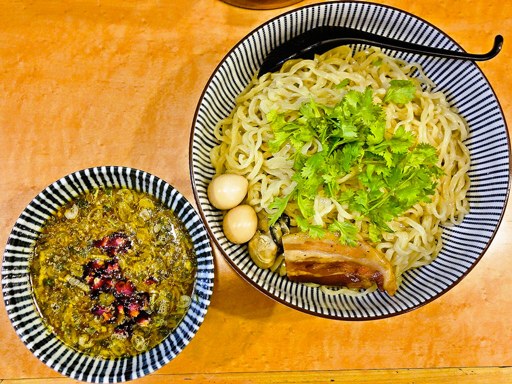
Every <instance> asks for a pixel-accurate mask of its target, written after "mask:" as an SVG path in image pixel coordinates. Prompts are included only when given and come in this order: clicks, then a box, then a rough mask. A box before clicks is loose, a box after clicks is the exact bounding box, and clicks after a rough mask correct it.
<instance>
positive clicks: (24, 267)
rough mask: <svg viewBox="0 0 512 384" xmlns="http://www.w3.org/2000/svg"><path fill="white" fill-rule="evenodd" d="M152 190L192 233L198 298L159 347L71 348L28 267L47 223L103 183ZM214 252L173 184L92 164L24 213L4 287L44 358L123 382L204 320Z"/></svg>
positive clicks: (75, 372) (164, 358)
mask: <svg viewBox="0 0 512 384" xmlns="http://www.w3.org/2000/svg"><path fill="white" fill-rule="evenodd" d="M102 186H104V187H125V188H130V189H136V190H138V191H143V192H146V193H148V194H150V195H152V196H154V197H156V198H157V199H158V200H160V201H161V202H162V203H164V204H165V205H166V206H168V207H170V208H171V209H172V210H173V211H174V213H175V214H176V215H177V216H178V218H179V219H180V220H181V221H182V222H183V223H184V225H185V227H186V229H187V231H188V232H189V234H190V236H191V237H192V241H193V243H194V249H195V253H196V256H197V275H196V280H195V283H194V288H193V293H192V295H191V297H192V302H191V305H190V308H189V310H188V311H187V313H186V315H185V317H184V318H183V319H182V321H181V322H180V323H179V325H178V326H177V328H176V329H175V330H174V331H173V332H172V333H171V334H170V335H169V336H168V337H167V338H166V339H165V340H164V341H163V342H162V343H160V344H159V345H157V346H156V347H154V348H152V349H150V350H148V351H147V352H144V353H141V354H139V355H137V356H134V357H125V358H120V359H115V360H114V359H110V360H107V359H102V358H95V357H92V356H89V355H85V354H83V353H80V352H77V351H75V350H74V349H71V348H69V347H67V346H66V345H65V344H63V343H62V342H61V341H60V340H59V339H57V338H56V337H55V336H54V335H53V334H52V333H51V332H50V331H49V330H48V329H47V327H46V326H45V325H44V324H43V321H42V319H41V317H40V315H39V312H38V310H37V308H36V306H35V303H34V300H33V296H32V289H31V283H30V276H29V272H28V266H29V262H30V257H31V252H32V249H33V246H34V243H35V241H36V239H37V237H38V234H39V232H40V229H41V227H42V226H43V224H44V223H45V221H46V220H47V218H48V217H49V216H50V215H52V214H53V213H54V212H55V211H56V210H57V209H58V208H59V207H60V206H62V205H64V204H65V203H66V202H68V201H69V200H71V199H73V198H74V197H76V196H78V195H80V194H83V193H85V192H86V191H89V190H92V189H94V188H97V187H102ZM213 268H214V266H213V256H212V252H211V246H210V241H209V237H208V233H207V231H206V228H205V227H204V225H203V222H202V220H201V218H200V216H199V215H198V214H197V213H196V211H195V210H194V208H193V207H192V205H191V204H190V203H189V202H188V201H187V200H186V199H185V198H184V197H183V196H182V195H181V194H180V193H179V192H178V191H177V190H176V189H175V188H173V187H172V186H171V185H169V184H168V183H166V182H165V181H163V180H161V179H159V178H158V177H156V176H153V175H151V174H149V173H147V172H143V171H140V170H136V169H132V168H126V167H114V166H112V167H97V168H89V169H85V170H82V171H78V172H75V173H73V174H70V175H68V176H66V177H64V178H62V179H60V180H58V181H56V182H55V183H53V184H51V185H50V186H48V187H47V188H45V189H44V190H43V191H42V192H41V193H40V194H39V195H37V196H36V197H35V198H34V199H33V200H32V201H31V202H30V204H29V205H28V206H27V207H26V208H25V210H24V211H23V212H22V213H21V215H20V217H19V218H18V220H17V221H16V223H15V225H14V227H13V229H12V232H11V235H10V236H9V239H8V242H7V245H6V249H5V253H4V259H3V266H2V290H3V295H4V300H5V305H6V308H7V312H8V315H9V318H10V320H11V322H12V324H13V326H14V328H15V330H16V333H17V334H18V336H19V337H20V338H21V339H22V341H23V342H24V343H25V345H26V346H27V347H28V348H29V349H30V350H31V351H32V352H33V353H34V355H36V356H37V357H38V358H39V359H40V360H41V361H43V362H44V363H45V364H47V365H48V366H50V367H51V368H53V369H55V370H56V371H58V372H60V373H61V374H63V375H66V376H69V377H71V378H74V379H77V380H82V381H89V382H122V381H127V380H131V379H135V378H139V377H142V376H144V375H146V374H148V373H150V372H153V371H155V370H156V369H159V368H160V367H162V366H163V365H164V364H166V363H168V362H169V361H171V360H172V359H173V358H174V357H176V356H177V355H178V354H179V353H180V352H181V351H182V350H183V348H185V346H186V345H187V344H188V343H189V341H190V340H191V339H192V337H193V336H194V335H195V333H196V332H197V330H198V328H199V326H200V325H201V324H202V322H203V320H204V316H205V315H206V312H207V309H208V305H209V303H210V297H211V294H212V289H213V273H214V269H213Z"/></svg>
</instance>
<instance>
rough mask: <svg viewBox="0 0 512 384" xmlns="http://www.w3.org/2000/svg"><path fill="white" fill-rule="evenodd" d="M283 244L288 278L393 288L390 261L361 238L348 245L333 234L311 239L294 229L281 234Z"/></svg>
mask: <svg viewBox="0 0 512 384" xmlns="http://www.w3.org/2000/svg"><path fill="white" fill-rule="evenodd" d="M283 248H284V258H285V262H286V273H287V275H288V278H289V279H290V280H293V281H298V282H303V283H317V284H322V285H331V286H342V287H348V288H356V289H360V288H369V287H371V286H373V285H374V284H376V285H377V287H378V288H379V289H380V290H381V291H386V292H387V293H388V294H389V295H393V294H394V293H395V292H396V289H397V283H396V277H395V273H394V272H393V267H392V266H391V264H390V262H389V261H388V260H387V259H386V257H385V256H384V254H383V253H382V252H380V251H379V250H377V249H375V248H373V247H372V246H370V245H369V244H367V243H365V242H363V241H360V242H358V244H357V245H356V246H354V247H351V246H348V245H343V244H341V243H340V241H339V238H338V237H337V236H335V235H326V236H324V237H323V238H321V239H315V238H312V237H310V236H309V235H308V234H306V233H303V232H298V233H292V234H289V235H286V236H283Z"/></svg>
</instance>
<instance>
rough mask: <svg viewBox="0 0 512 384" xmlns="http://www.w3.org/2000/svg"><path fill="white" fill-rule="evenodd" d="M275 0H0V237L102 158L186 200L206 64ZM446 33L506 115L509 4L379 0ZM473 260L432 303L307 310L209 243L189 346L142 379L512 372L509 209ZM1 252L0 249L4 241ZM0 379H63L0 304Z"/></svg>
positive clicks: (510, 94)
mask: <svg viewBox="0 0 512 384" xmlns="http://www.w3.org/2000/svg"><path fill="white" fill-rule="evenodd" d="M313 2H314V1H303V2H302V3H299V4H296V5H294V6H291V7H287V8H282V9H278V10H267V11H255V10H245V9H239V8H235V7H233V6H230V5H227V4H225V3H222V2H220V1H218V0H168V1H155V2H150V1H145V0H142V1H141V0H139V1H136V0H122V1H119V0H112V1H109V2H101V1H96V0H95V1H92V0H81V1H59V0H56V1H44V0H40V1H36V2H28V1H3V2H1V3H0V148H1V150H0V163H1V167H0V169H1V170H0V183H1V184H0V185H1V197H0V244H2V246H3V245H4V244H5V243H6V241H7V237H8V234H9V231H10V229H11V227H12V225H13V224H14V222H15V220H16V219H17V217H18V215H19V214H20V212H21V211H22V210H23V208H24V207H25V206H26V205H27V204H28V203H29V201H30V200H31V199H32V198H33V197H35V195H36V194H37V193H38V192H39V191H40V190H41V189H43V188H44V187H46V186H47V185H48V184H50V183H52V182H53V181H55V180H57V179H59V178H60V177H62V176H64V175H66V174H68V173H71V172H73V171H76V170H78V169H82V168H85V167H91V166H97V165H125V166H131V167H136V168H140V169H144V170H146V171H148V172H151V173H153V174H155V175H157V176H159V177H161V178H163V179H165V180H166V181H168V182H170V183H171V184H173V185H174V186H175V187H176V188H178V190H180V191H181V192H182V193H183V194H184V195H185V196H186V197H187V198H188V199H189V200H190V201H191V202H193V203H194V205H195V202H194V200H193V194H192V189H191V184H190V176H189V171H188V141H189V134H190V130H191V124H192V119H193V116H194V112H195V108H196V104H197V102H198V100H199V97H200V95H201V92H202V90H203V87H204V85H205V84H206V82H207V80H208V79H209V76H210V75H211V73H212V72H213V70H214V69H215V67H216V66H217V64H218V63H219V62H220V60H221V59H222V58H223V57H224V55H225V54H226V53H227V52H228V50H229V49H230V48H231V47H232V46H233V45H234V44H235V43H236V42H237V41H238V40H239V39H241V38H242V37H243V36H245V35H246V34H248V33H249V32H250V31H251V30H252V29H254V28H255V27H257V26H258V25H259V24H261V23H263V22H265V21H266V20H268V19H270V18H272V17H274V16H276V15H278V14H280V13H282V12H285V11H286V10H289V9H292V8H293V7H299V6H302V5H305V4H310V3H313ZM380 3H383V4H386V5H391V6H395V7H398V8H401V9H403V10H406V11H409V12H411V13H413V14H416V15H418V16H420V17H422V18H424V19H426V20H427V21H429V22H431V23H433V24H434V25H436V26H437V27H439V28H440V29H442V30H443V31H445V32H446V33H448V34H450V35H451V36H452V37H453V38H454V39H455V40H456V41H457V42H458V43H459V44H460V45H461V46H463V47H464V48H465V49H466V50H467V51H469V52H483V51H487V50H488V49H489V48H490V46H491V43H492V41H493V37H494V35H495V34H498V33H500V34H502V35H504V37H505V45H504V49H503V51H502V52H501V53H500V55H499V56H498V57H496V58H495V59H493V60H491V61H489V62H484V63H482V64H479V65H480V67H481V69H482V70H483V72H484V73H485V75H486V76H487V78H488V79H489V81H490V83H491V84H492V86H493V88H494V90H495V92H496V94H497V96H498V99H499V100H500V102H501V105H502V107H503V110H504V113H505V117H506V119H507V120H508V121H509V122H512V81H511V80H510V79H511V75H510V63H511V62H512V5H511V4H510V3H509V2H505V1H500V2H498V1H489V0H487V1H484V0H459V1H448V0H423V1H410V0H386V1H380ZM508 208H509V209H508V210H507V212H506V214H505V217H504V219H503V222H502V224H501V227H500V229H499V231H498V233H497V235H496V237H495V239H494V242H493V243H492V245H491V247H490V248H489V250H488V251H487V253H486V254H485V256H484V257H483V259H482V260H481V261H480V262H479V263H478V265H477V266H476V267H475V268H474V269H473V271H472V272H471V273H470V274H469V275H468V276H467V277H466V278H465V279H464V280H463V281H462V282H461V283H459V284H458V285H457V286H456V287H454V288H453V289H451V290H450V291H449V292H448V293H446V294H445V295H443V296H442V297H440V298H439V299H437V300H435V301H434V302H432V303H430V304H427V305H426V306H424V307H422V308H419V309H417V310H414V311H412V312H410V313H406V314H403V315H400V316H396V317H392V318H389V319H384V320H376V321H366V322H349V321H334V320H328V319H323V318H318V317H314V316H311V315H308V314H304V313H301V312H299V311H296V310H293V309H290V308H288V307H286V306H284V305H281V304H278V303H276V302H274V301H273V300H271V299H269V298H267V297H266V296H264V295H263V294H262V293H260V292H259V291H257V290H256V289H254V288H253V287H252V286H250V285H249V284H248V283H246V282H245V281H244V280H242V279H241V278H240V277H239V276H238V275H237V274H236V273H235V272H234V271H233V270H232V269H231V267H230V266H229V265H228V264H227V263H226V261H225V260H224V259H223V258H222V257H221V256H220V254H219V253H218V252H216V258H215V263H216V265H215V266H216V277H215V288H214V294H213V298H212V302H211V306H210V308H209V311H208V314H207V316H206V319H205V322H204V323H203V325H202V326H201V328H200V329H199V332H198V333H197V335H196V336H195V337H194V338H193V340H192V341H191V342H190V344H189V345H188V346H187V347H186V348H185V350H184V351H183V352H182V353H181V354H180V355H179V356H178V357H177V358H175V359H174V360H173V361H171V362H170V363H169V364H167V365H166V366H165V367H163V368H161V369H160V370H158V371H157V372H155V373H153V374H151V375H149V376H147V377H145V378H143V379H139V380H137V381H136V382H140V383H146V384H147V383H159V382H162V381H163V380H164V379H169V380H170V379H174V380H176V381H177V382H179V381H185V380H194V379H195V381H197V382H202V381H209V382H214V383H217V382H218V383H231V382H275V383H279V382H287V383H291V382H301V383H303V382H338V383H384V382H390V383H413V382H414V383H510V382H512V368H511V366H512V326H511V324H512V323H511V318H512V295H511V292H512V274H511V272H510V271H511V270H512V257H510V255H511V249H512V213H511V209H510V206H509V207H508ZM2 250H3V249H2ZM0 307H1V308H0V383H1V384H8V383H9V384H11V383H17V384H29V383H54V382H55V383H71V382H74V381H73V380H70V379H67V378H64V377H62V376H61V375H60V374H58V373H56V372H54V371H53V370H52V369H50V368H48V367H46V366H45V365H44V364H43V363H41V362H40V361H39V360H38V359H37V358H36V357H34V356H33V355H32V354H31V353H30V352H29V350H28V349H27V348H25V346H24V345H23V343H22V342H21V341H20V339H19V338H18V337H17V335H16V334H15V332H14V329H13V328H12V326H11V324H10V322H9V320H8V317H7V314H6V311H5V307H4V303H3V300H2V301H1V302H0Z"/></svg>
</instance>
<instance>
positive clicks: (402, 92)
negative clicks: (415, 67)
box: [384, 80, 416, 104]
mask: <svg viewBox="0 0 512 384" xmlns="http://www.w3.org/2000/svg"><path fill="white" fill-rule="evenodd" d="M415 93H416V87H415V86H414V83H413V82H412V81H410V80H391V81H390V87H389V88H388V90H387V92H386V96H384V101H385V102H388V103H396V104H406V103H408V102H410V101H411V100H412V99H413V98H414V94H415Z"/></svg>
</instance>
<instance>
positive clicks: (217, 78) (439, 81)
mask: <svg viewBox="0 0 512 384" xmlns="http://www.w3.org/2000/svg"><path fill="white" fill-rule="evenodd" d="M317 26H344V27H350V28H353V29H359V30H362V31H366V32H371V33H374V34H380V35H382V36H386V37H391V38H395V39H398V40H404V41H410V42H412V43H417V44H421V45H426V46H432V47H437V48H443V49H450V50H454V51H462V48H461V47H460V46H459V45H458V44H457V43H456V42H455V41H454V40H453V39H452V38H450V37H449V36H448V35H447V34H446V33H444V32H442V31H441V30H440V29H438V28H437V27H435V26H433V25H432V24H430V23H428V22H427V21H425V20H423V19H421V18H419V17H417V16H415V15H412V14H410V13H407V12H404V11H401V10H399V9H397V8H393V7H388V6H384V5H381V4H375V3H371V2H366V1H365V2H360V1H342V2H322V3H319V4H312V5H307V6H304V7H301V8H297V9H294V10H292V11H289V12H286V13H284V14H282V15H280V16H278V17H276V18H273V19H271V20H269V21H268V22H266V23H264V24H263V25H261V26H259V27H257V28H256V29H255V30H253V31H252V32H250V33H249V34H248V35H247V36H246V37H244V38H243V39H242V40H241V41H240V42H239V43H238V44H237V45H236V46H235V47H233V48H232V49H231V50H230V51H229V52H228V53H227V55H226V56H225V57H224V59H223V60H222V61H221V62H220V64H219V65H218V66H217V68H216V69H215V71H214V73H213V74H212V76H211V77H210V79H209V81H208V83H207V84H206V87H205V89H204V91H203V94H202V96H201V98H200V100H199V103H198V106H197V109H196V115H195V118H194V121H193V125H192V133H191V137H190V172H191V178H192V184H193V189H194V194H195V198H196V201H197V205H198V208H199V212H200V214H201V215H202V217H203V219H204V221H205V223H206V225H207V227H208V230H209V231H210V233H211V235H212V238H213V241H214V242H215V244H216V245H217V246H218V248H219V249H220V250H221V251H222V253H223V254H224V257H225V258H226V260H227V261H228V262H229V263H230V264H231V266H232V267H233V268H234V270H235V271H237V272H238V273H239V274H240V275H241V276H242V277H243V278H244V279H246V280H247V281H248V282H250V283H251V284H252V285H254V286H255V287H256V288H257V289H259V290H260V291H261V292H263V293H265V294H266V295H268V296H270V297H271V298H273V299H275V300H277V301H278V302H280V303H283V304H285V305H287V306H290V307H292V308H295V309H297V310H300V311H304V312H307V313H310V314H312V315H316V316H322V317H327V318H331V319H341V320H369V319H378V318H383V317H389V316H395V315H398V314H401V313H404V312H407V311H410V310H412V309H415V308H417V307H419V306H421V305H424V304H426V303H429V302H431V301H432V300H434V299H436V298H438V297H439V296H441V295H442V294H443V293H445V292H447V291H448V290H449V289H451V288H452V287H454V286H455V285H456V284H457V283H458V282H459V281H460V280H461V279H463V278H464V276H466V275H467V274H468V273H469V272H470V271H471V269H472V268H473V267H474V266H475V265H476V263H477V262H478V261H479V260H480V258H481V257H482V256H483V254H484V253H485V251H486V250H487V248H488V247H489V244H490V243H491V241H492V239H493V238H494V235H495V233H496V231H497V229H498V226H499V224H500V222H501V220H502V218H503V213H504V210H505V207H506V203H507V199H508V195H509V188H510V177H509V164H510V143H509V137H508V131H507V127H506V123H505V120H504V117H503V112H502V110H501V107H500V104H499V102H498V100H497V98H496V95H495V94H494V92H493V90H492V87H491V85H490V84H489V82H488V81H487V79H486V78H485V76H484V74H483V73H482V71H481V70H480V69H479V68H478V66H477V65H476V64H475V63H474V62H471V61H460V60H453V59H441V58H436V57H427V56H420V55H417V54H412V53H405V52H399V51H391V50H389V49H388V50H384V52H386V53H387V54H388V55H391V56H394V57H398V58H401V59H404V60H406V61H410V62H417V63H419V64H421V65H422V67H423V69H424V71H425V73H426V75H427V77H429V78H430V79H431V80H433V82H434V83H435V84H436V88H435V90H439V91H442V92H444V93H445V94H446V95H447V98H448V101H449V102H450V104H451V105H452V106H453V107H455V108H456V109H457V110H458V111H459V113H460V114H461V115H462V116H463V117H464V118H465V119H466V121H467V123H468V125H469V132H470V133H469V137H468V138H467V140H466V141H465V144H466V146H467V147H468V149H469V151H470V157H471V168H470V170H469V172H468V174H469V177H470V179H471V188H470V190H469V193H468V195H467V196H468V199H469V204H470V210H471V211H470V213H469V214H467V215H466V216H465V218H464V221H463V222H462V223H461V224H460V225H457V226H454V227H447V228H445V229H444V233H443V242H444V245H443V248H442V250H441V252H440V253H439V256H438V257H437V258H436V259H435V261H434V262H432V263H431V264H429V265H426V266H424V267H421V268H417V269H413V270H410V271H408V272H407V273H406V274H405V275H404V277H403V283H402V284H401V286H400V288H399V290H398V292H397V293H396V294H395V295H394V296H393V297H391V296H389V295H387V294H386V293H382V292H373V293H371V294H368V295H366V296H363V297H348V296H330V295H326V294H325V293H323V292H322V291H321V290H320V289H319V288H315V287H311V286H306V285H304V284H300V283H295V282H292V281H290V280H288V279H287V278H286V277H281V276H279V275H277V274H276V273H273V272H271V271H269V270H261V269H259V268H258V267H256V266H255V264H254V263H252V262H251V260H250V258H249V256H248V252H247V248H246V246H245V245H235V244H232V243H230V242H229V241H228V240H227V239H226V237H225V236H224V233H223V231H222V213H221V212H220V211H218V210H216V209H215V208H214V207H212V205H211V204H210V202H209V201H208V197H207V193H206V191H207V187H208V183H209V182H210V180H211V178H212V177H213V175H214V174H215V170H214V169H213V167H212V166H211V163H210V151H211V149H212V148H213V147H214V146H216V145H217V144H218V142H217V140H216V138H215V136H214V134H213V128H214V127H215V125H216V124H217V122H218V121H219V120H221V119H223V118H225V117H227V116H228V115H229V114H230V112H231V111H232V109H233V108H234V106H235V99H236V97H237V96H238V95H239V94H240V93H241V92H242V91H243V90H244V89H245V87H246V86H247V85H248V84H249V82H250V80H251V79H252V77H253V75H254V74H255V73H257V72H258V71H259V67H260V65H261V64H262V62H263V60H264V58H265V57H266V56H267V55H268V53H269V52H271V51H272V50H273V49H274V48H275V47H277V46H279V45H280V44H282V43H283V42H285V41H287V40H288V39H291V38H293V37H294V36H296V35H298V34H300V33H303V32H305V31H307V30H309V29H311V28H314V27H317ZM361 48H364V47H361V46H356V49H361ZM494 60H499V58H495V59H494ZM505 64H506V63H503V65H505Z"/></svg>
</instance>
